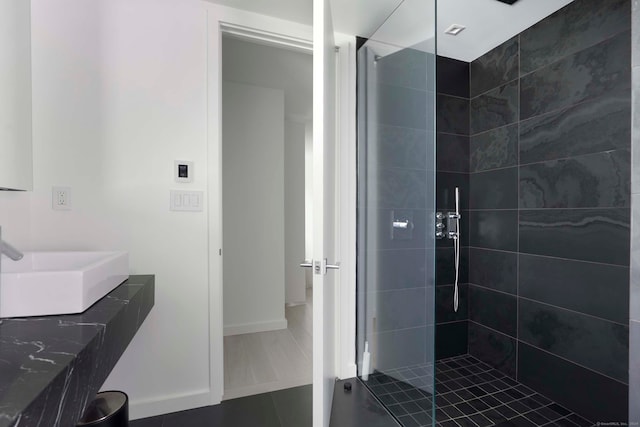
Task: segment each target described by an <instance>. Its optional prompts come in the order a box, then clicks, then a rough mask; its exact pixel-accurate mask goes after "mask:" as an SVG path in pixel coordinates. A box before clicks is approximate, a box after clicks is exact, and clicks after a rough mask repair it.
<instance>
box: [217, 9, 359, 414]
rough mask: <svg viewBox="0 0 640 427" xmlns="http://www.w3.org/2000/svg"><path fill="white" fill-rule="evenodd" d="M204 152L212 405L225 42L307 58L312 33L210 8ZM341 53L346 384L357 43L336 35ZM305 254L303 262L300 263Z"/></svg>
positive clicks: (352, 371) (351, 313)
mask: <svg viewBox="0 0 640 427" xmlns="http://www.w3.org/2000/svg"><path fill="white" fill-rule="evenodd" d="M206 8H207V26H208V31H207V38H208V40H207V70H208V71H207V85H208V94H207V103H208V111H207V121H208V132H207V134H208V135H207V139H208V141H207V146H208V155H207V156H208V158H207V163H208V165H209V168H208V169H209V174H208V177H207V180H208V182H207V183H208V185H207V188H208V190H207V191H208V194H207V200H208V204H209V209H208V212H209V217H208V221H209V227H208V229H209V365H210V367H209V390H210V403H211V404H212V405H215V404H218V403H220V401H221V400H222V397H223V393H224V358H223V346H224V338H223V328H224V320H223V283H222V256H221V255H220V252H219V251H220V250H221V249H222V167H221V166H222V34H223V33H224V32H229V33H231V34H234V35H236V36H239V37H245V38H250V39H252V40H254V41H258V42H262V43H266V44H271V45H276V46H281V47H285V48H290V49H296V50H301V49H302V50H304V49H308V47H309V46H312V44H311V43H312V42H311V40H312V34H313V32H312V28H311V27H310V26H307V25H302V24H298V23H294V22H290V21H285V20H281V19H277V18H273V17H268V16H265V15H260V14H256V13H252V12H247V11H242V10H238V9H233V8H229V7H225V6H220V5H215V4H207V5H206ZM336 44H337V45H338V46H339V48H340V49H339V52H338V55H339V57H338V70H337V72H338V92H339V93H338V105H339V108H338V109H339V111H340V114H338V121H337V125H338V150H337V152H336V156H337V159H336V161H337V163H336V164H337V165H338V172H337V173H338V177H337V179H336V182H337V185H336V191H337V201H338V212H337V214H336V215H337V217H338V218H337V222H336V224H337V226H338V236H339V243H338V245H339V247H338V248H336V249H337V250H336V253H337V254H338V255H339V257H340V258H339V261H341V263H342V267H341V274H340V282H339V284H338V286H337V287H336V289H337V290H336V292H337V293H338V295H336V301H337V308H336V336H337V337H338V341H339V342H338V343H337V345H336V347H337V351H336V359H337V360H336V366H337V367H338V372H339V375H340V377H341V378H350V377H354V376H355V375H356V360H355V357H356V355H355V342H356V341H355V339H356V306H355V304H356V297H355V295H356V284H355V273H356V139H355V134H356V104H355V103H356V100H355V96H356V89H355V87H356V67H355V51H356V48H355V37H352V36H344V35H340V34H336ZM303 258H304V254H300V259H301V260H302V259H303Z"/></svg>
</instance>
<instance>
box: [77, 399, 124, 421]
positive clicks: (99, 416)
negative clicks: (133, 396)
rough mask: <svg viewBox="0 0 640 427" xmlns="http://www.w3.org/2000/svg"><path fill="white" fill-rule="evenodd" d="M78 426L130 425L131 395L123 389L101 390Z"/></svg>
mask: <svg viewBox="0 0 640 427" xmlns="http://www.w3.org/2000/svg"><path fill="white" fill-rule="evenodd" d="M76 426H77V427H80V426H91V427H129V397H128V396H127V394H126V393H124V392H122V391H101V392H100V393H98V394H96V397H95V399H93V401H92V402H91V403H90V404H89V406H88V407H87V409H86V411H84V415H83V416H82V418H80V421H78V424H76Z"/></svg>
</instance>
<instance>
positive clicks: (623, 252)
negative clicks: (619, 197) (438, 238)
mask: <svg viewBox="0 0 640 427" xmlns="http://www.w3.org/2000/svg"><path fill="white" fill-rule="evenodd" d="M629 222H630V218H629V210H628V209H551V210H521V211H520V252H524V253H530V254H538V255H548V256H554V257H560V258H571V259H580V260H584V261H595V262H603V263H607V264H617V265H629Z"/></svg>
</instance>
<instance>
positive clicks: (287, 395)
mask: <svg viewBox="0 0 640 427" xmlns="http://www.w3.org/2000/svg"><path fill="white" fill-rule="evenodd" d="M271 397H272V398H273V402H274V404H275V408H276V413H277V414H278V418H279V419H280V425H281V426H282V427H311V426H312V424H313V421H312V408H313V399H312V385H307V386H303V387H295V388H289V389H286V390H280V391H275V392H273V393H271Z"/></svg>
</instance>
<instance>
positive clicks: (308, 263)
mask: <svg viewBox="0 0 640 427" xmlns="http://www.w3.org/2000/svg"><path fill="white" fill-rule="evenodd" d="M300 267H303V268H312V267H313V261H307V260H306V259H305V260H304V261H302V262H301V263H300Z"/></svg>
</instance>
